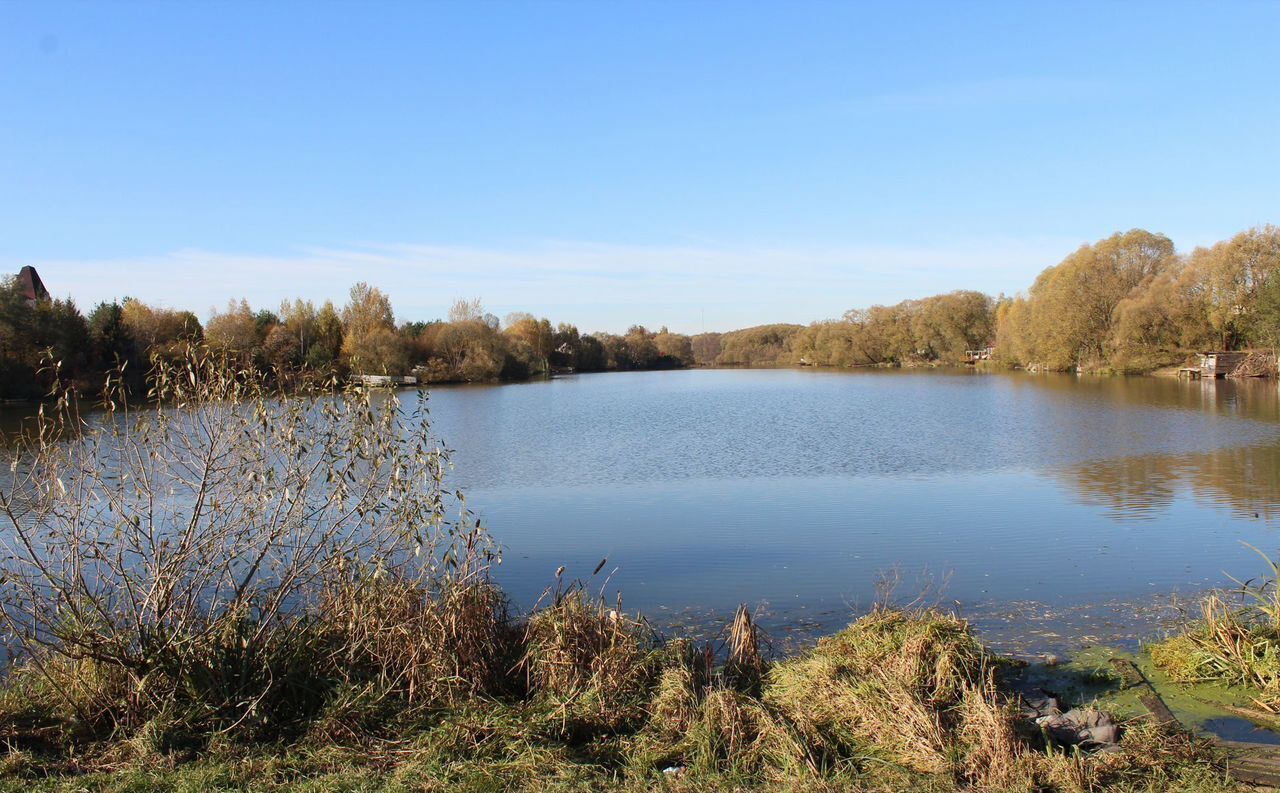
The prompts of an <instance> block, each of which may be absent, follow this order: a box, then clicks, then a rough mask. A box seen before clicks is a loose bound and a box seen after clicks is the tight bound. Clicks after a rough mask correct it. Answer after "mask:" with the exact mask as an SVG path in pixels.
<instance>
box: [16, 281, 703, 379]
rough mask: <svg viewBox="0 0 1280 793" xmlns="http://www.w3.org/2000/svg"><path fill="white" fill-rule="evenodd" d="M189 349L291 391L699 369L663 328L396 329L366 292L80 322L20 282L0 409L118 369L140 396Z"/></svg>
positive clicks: (518, 322) (383, 303) (145, 309)
mask: <svg viewBox="0 0 1280 793" xmlns="http://www.w3.org/2000/svg"><path fill="white" fill-rule="evenodd" d="M192 344H204V345H207V346H208V347H209V348H210V349H211V350H213V351H215V352H217V353H220V354H225V355H226V356H228V357H229V358H232V359H234V360H236V361H237V363H239V364H240V365H242V366H250V367H253V368H255V369H257V370H259V371H262V372H266V373H270V374H271V375H272V376H274V377H276V378H278V379H281V380H286V381H293V380H299V379H323V378H330V377H334V376H345V375H347V374H351V373H358V374H397V375H400V374H414V375H416V376H418V377H419V378H420V379H421V380H423V381H424V382H432V383H440V382H476V381H493V380H520V379H526V378H529V377H533V376H536V375H539V374H544V373H548V372H552V371H556V370H573V371H582V372H598V371H607V370H624V371H625V370H638V369H672V368H679V367H683V366H688V365H690V364H692V363H693V362H694V355H693V350H692V346H691V340H690V337H688V336H685V335H682V334H677V333H671V332H669V331H668V330H667V329H666V328H662V329H660V330H658V331H657V332H654V331H650V330H648V329H647V328H645V327H643V326H641V325H634V326H632V327H631V328H629V329H628V330H627V332H626V333H625V334H622V335H615V334H610V333H594V334H584V333H581V332H579V330H578V328H577V327H575V326H573V325H571V324H568V323H560V324H558V325H556V326H554V327H553V326H552V325H551V322H550V320H548V319H545V318H543V319H539V318H536V317H534V316H533V315H531V314H526V313H516V314H511V315H508V316H507V318H506V321H505V322H502V321H499V319H498V318H497V317H496V316H494V315H493V314H490V313H488V312H486V311H485V310H484V307H483V305H482V304H481V303H480V301H479V300H459V301H457V302H456V303H455V304H454V306H453V308H452V309H451V310H450V312H449V315H448V318H447V319H445V320H434V321H431V322H404V323H400V324H397V323H396V318H395V314H394V312H393V310H392V307H391V301H390V299H389V298H388V297H387V295H386V294H385V293H383V292H382V291H381V290H379V289H377V288H375V287H371V286H369V285H368V284H364V283H358V284H356V285H355V286H353V287H352V288H351V292H350V295H349V299H348V301H347V303H346V304H345V305H344V306H342V308H340V309H339V308H337V307H335V306H334V304H333V303H332V302H331V301H326V302H325V303H324V304H323V305H320V306H318V307H317V306H316V305H315V304H314V303H312V302H311V301H305V300H301V299H299V300H294V301H292V302H289V301H285V302H284V303H282V304H281V305H280V307H279V309H278V310H275V311H272V310H269V309H257V310H255V309H254V308H253V307H252V306H250V305H249V303H248V301H247V300H238V301H234V300H233V301H231V302H230V303H229V304H228V305H227V307H226V308H225V309H224V310H221V311H214V312H213V314H212V316H211V317H210V318H209V320H208V322H207V323H205V324H203V325H202V324H201V322H200V320H199V319H198V318H197V317H196V316H195V315H194V314H192V313H191V312H189V311H174V310H170V309H165V308H160V307H156V306H150V305H147V304H146V303H144V302H142V301H140V300H136V299H131V298H125V299H124V300H122V301H119V302H110V303H105V302H104V303H100V304H98V305H97V306H96V307H94V309H93V311H91V312H90V313H89V315H88V316H87V317H86V316H84V315H83V314H82V313H81V312H80V310H79V309H78V308H77V307H76V305H75V303H74V302H73V301H71V300H60V299H50V298H47V297H39V298H33V297H31V296H30V295H29V294H26V293H25V292H24V290H23V287H22V285H21V283H20V282H19V280H18V279H17V278H10V279H7V280H6V281H5V282H4V283H3V284H0V399H33V398H38V397H40V396H42V395H44V394H46V393H48V392H49V389H50V388H51V386H52V385H53V384H54V381H55V380H57V381H60V382H63V383H67V382H73V383H78V384H79V385H80V387H81V388H82V390H86V391H92V390H93V389H94V388H96V387H97V386H98V385H99V384H100V383H101V382H102V380H103V376H104V374H105V373H107V372H109V371H113V370H116V369H120V368H123V371H124V373H125V375H124V376H125V378H126V384H127V385H128V387H129V388H130V389H131V390H134V391H136V392H141V390H144V389H145V385H146V383H145V379H146V373H147V372H148V371H149V369H150V368H151V365H152V363H153V361H154V360H155V359H156V358H159V359H163V360H175V359H177V358H179V357H181V356H182V355H183V354H184V352H185V350H186V348H187V347H188V346H189V345H192ZM49 361H57V362H58V366H57V367H56V368H53V367H50V366H48V362H49Z"/></svg>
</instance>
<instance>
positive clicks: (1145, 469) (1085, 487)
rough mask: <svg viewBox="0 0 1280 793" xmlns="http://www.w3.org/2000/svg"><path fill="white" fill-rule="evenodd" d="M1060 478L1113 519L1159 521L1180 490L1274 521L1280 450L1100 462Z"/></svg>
mask: <svg viewBox="0 0 1280 793" xmlns="http://www.w3.org/2000/svg"><path fill="white" fill-rule="evenodd" d="M1273 387H1274V386H1273ZM1061 479H1062V481H1063V483H1064V484H1066V485H1068V486H1070V487H1071V488H1072V489H1073V490H1074V491H1075V492H1076V493H1077V494H1078V495H1079V497H1080V498H1081V500H1082V501H1084V502H1085V503H1087V504H1092V505H1095V506H1101V507H1103V508H1105V509H1106V510H1107V513H1108V514H1109V515H1110V516H1111V517H1113V518H1116V519H1119V520H1147V519H1154V518H1156V517H1159V513H1160V512H1161V511H1162V510H1164V509H1166V508H1168V507H1169V506H1170V505H1171V504H1172V503H1173V502H1174V501H1175V499H1176V498H1177V496H1178V492H1179V490H1180V489H1185V490H1186V491H1188V492H1190V493H1191V495H1192V496H1193V497H1194V498H1195V500H1196V501H1197V502H1199V503H1202V504H1210V505H1213V506H1217V507H1219V508H1224V509H1227V510H1229V511H1230V512H1231V514H1232V515H1233V516H1234V517H1240V518H1252V517H1254V516H1255V515H1257V516H1258V517H1261V518H1265V519H1267V520H1271V519H1273V518H1277V517H1280V446H1274V445H1266V446H1246V447H1238V448H1228V449H1214V450H1212V451H1207V452H1193V453H1189V454H1156V455H1144V456H1141V457H1125V458H1121V459H1119V460H1105V461H1102V462H1093V463H1086V464H1084V465H1081V466H1077V467H1074V468H1070V469H1064V470H1063V471H1062V474H1061Z"/></svg>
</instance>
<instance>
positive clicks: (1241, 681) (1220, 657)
mask: <svg viewBox="0 0 1280 793" xmlns="http://www.w3.org/2000/svg"><path fill="white" fill-rule="evenodd" d="M1249 547H1250V548H1252V549H1253V550H1254V551H1256V552H1257V553H1258V555H1259V556H1261V557H1262V558H1263V560H1264V561H1265V562H1266V566H1267V569H1266V572H1265V573H1264V574H1263V575H1262V576H1261V577H1259V578H1254V579H1249V580H1246V581H1239V580H1237V581H1236V583H1237V584H1238V585H1239V588H1238V589H1237V590H1236V591H1237V593H1238V595H1239V602H1238V603H1235V604H1232V603H1230V602H1228V601H1227V599H1226V598H1225V597H1224V596H1223V595H1222V594H1219V593H1212V594H1210V595H1209V596H1208V597H1207V598H1205V600H1204V601H1203V602H1202V603H1201V615H1200V618H1199V620H1198V621H1197V622H1196V623H1195V624H1193V625H1192V626H1190V628H1189V629H1188V630H1186V631H1185V632H1183V633H1180V634H1177V635H1174V636H1171V637H1169V638H1167V639H1165V640H1164V641H1162V642H1159V643H1157V644H1155V645H1153V646H1152V647H1151V658H1152V661H1154V662H1155V663H1156V665H1158V666H1160V667H1161V668H1163V669H1164V670H1165V671H1166V672H1168V673H1169V675H1170V677H1172V678H1173V679H1174V680H1176V681H1178V682H1182V683H1197V682H1206V681H1223V682H1227V683H1233V684H1238V685H1245V686H1250V687H1253V688H1255V689H1257V690H1258V691H1259V695H1258V697H1257V698H1256V699H1257V702H1258V703H1259V704H1260V705H1263V706H1264V707H1266V708H1267V709H1269V710H1273V711H1274V710H1280V589H1278V588H1277V580H1278V578H1280V563H1277V562H1275V561H1273V560H1272V559H1271V558H1270V557H1268V556H1267V555H1266V554H1264V553H1263V552H1261V551H1259V550H1258V549H1257V548H1253V546H1249Z"/></svg>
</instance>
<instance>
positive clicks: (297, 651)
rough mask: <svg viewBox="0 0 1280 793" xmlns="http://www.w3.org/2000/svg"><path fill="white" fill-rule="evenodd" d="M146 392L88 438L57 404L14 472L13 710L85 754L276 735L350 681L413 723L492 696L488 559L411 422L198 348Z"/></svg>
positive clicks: (8, 552) (437, 450)
mask: <svg viewBox="0 0 1280 793" xmlns="http://www.w3.org/2000/svg"><path fill="white" fill-rule="evenodd" d="M152 382H153V384H154V385H153V388H152V390H151V392H150V395H149V396H150V401H149V402H147V403H146V404H143V405H134V404H131V403H130V402H129V401H128V399H127V398H126V394H125V390H124V389H123V387H122V386H121V379H120V378H119V377H113V378H109V379H108V382H107V384H106V389H105V394H106V401H105V403H104V406H103V407H104V408H105V411H104V412H100V413H93V414H88V415H82V414H81V412H80V411H79V408H78V404H77V401H76V398H75V394H74V393H72V392H63V393H60V394H58V395H57V399H56V401H55V402H53V403H52V404H50V405H48V406H46V407H45V408H43V409H42V410H41V412H40V415H39V417H38V419H37V421H36V422H35V425H34V427H33V428H32V429H31V430H30V431H29V432H28V433H26V434H24V435H23V436H22V437H21V438H20V439H19V440H18V441H17V442H16V443H15V444H14V445H12V446H11V447H9V448H8V449H7V450H6V453H7V455H8V466H7V468H8V470H7V472H6V474H5V476H4V477H3V480H2V481H0V522H2V523H3V530H0V552H2V555H3V559H0V627H3V629H4V630H5V632H6V634H7V637H8V640H9V644H10V652H11V658H10V664H9V667H10V673H9V681H8V685H9V687H10V688H13V687H14V686H18V685H20V686H21V687H22V689H23V690H26V691H28V692H30V696H31V697H34V698H38V699H39V700H40V701H41V703H42V707H43V708H44V710H45V711H46V712H48V713H55V714H58V715H59V717H60V718H62V720H63V721H64V723H65V724H67V725H69V726H70V728H73V729H74V730H75V731H78V732H81V733H84V734H89V735H95V736H102V735H103V734H112V735H118V734H129V733H132V732H135V731H137V730H139V729H140V728H141V727H143V725H147V724H151V725H153V726H154V724H156V723H163V724H165V725H177V729H178V730H179V731H188V732H191V733H193V734H196V735H201V734H203V735H208V734H212V733H215V732H227V731H235V732H237V733H241V734H246V735H259V734H261V735H274V734H280V733H281V732H282V731H284V730H287V728H288V727H289V725H290V724H293V723H295V722H297V721H299V720H302V719H305V718H307V717H308V716H309V715H311V714H314V712H316V711H317V710H318V709H319V708H321V707H322V706H323V705H324V700H325V698H326V697H327V696H328V695H329V694H330V693H331V692H332V691H333V690H335V689H336V688H338V687H340V686H342V685H344V684H348V683H350V682H352V681H351V679H350V678H351V677H352V674H353V673H352V669H353V668H355V669H357V670H364V672H365V674H366V675H367V677H368V678H369V679H368V680H365V681H362V682H366V683H367V682H373V681H374V679H376V682H379V683H381V684H382V685H383V686H384V687H385V688H388V689H391V690H393V691H396V692H403V694H404V696H405V697H406V698H407V699H409V700H416V699H418V698H420V697H436V696H439V695H440V694H441V692H442V691H444V690H446V689H449V690H452V689H460V690H466V691H483V690H489V689H490V688H492V687H493V686H494V685H495V684H494V682H493V679H494V678H495V677H496V676H497V672H496V668H495V665H496V664H499V663H500V662H501V659H502V658H503V657H504V655H505V654H507V652H508V650H507V648H505V647H497V648H495V647H490V646H488V645H490V644H501V643H502V642H503V641H505V635H504V634H503V632H502V630H501V629H500V628H499V627H497V626H500V625H504V624H505V604H504V603H503V601H502V599H501V597H500V596H499V595H498V594H497V593H496V591H495V590H494V589H493V588H492V586H491V585H490V584H489V583H488V579H487V571H488V565H489V563H490V562H491V560H492V559H493V558H494V547H493V545H492V543H491V542H490V540H489V538H488V536H487V535H486V533H485V532H484V531H483V529H481V527H479V526H478V525H477V524H476V523H475V522H474V521H473V520H470V519H469V518H468V516H467V513H466V512H465V509H464V508H463V507H462V506H461V504H460V502H459V500H458V498H457V497H456V496H455V494H453V493H451V492H450V491H449V490H448V488H447V487H446V485H445V472H446V470H447V468H448V456H447V452H446V451H445V450H444V449H443V448H442V447H441V446H439V445H438V444H437V443H435V442H434V441H433V440H432V438H431V437H430V435H429V432H428V426H429V425H428V422H427V415H426V412H425V400H421V401H419V402H418V406H417V407H416V408H415V409H413V410H406V409H404V408H403V407H402V406H401V405H400V403H399V402H398V400H397V399H396V398H395V396H394V395H393V394H387V393H385V392H382V393H375V392H371V391H367V390H361V389H344V388H337V387H336V384H333V385H334V386H335V387H334V388H331V389H329V390H325V391H315V390H310V391H308V390H301V391H292V392H285V391H282V390H277V389H274V388H273V387H272V386H271V385H270V382H269V380H268V379H267V378H266V377H265V376H264V375H262V374H260V373H258V372H256V371H254V370H243V369H236V368H234V367H232V366H229V365H228V363H227V361H225V360H223V359H220V358H218V357H217V356H215V355H212V354H210V353H209V352H207V351H205V350H202V349H196V348H193V349H191V350H189V351H188V352H187V354H186V356H185V357H184V358H182V359H181V360H178V361H176V362H165V361H159V362H157V363H156V365H155V368H154V370H153V372H152ZM455 509H457V510H458V511H457V516H456V517H455V516H453V515H454V510H455ZM357 571H358V572H357ZM446 656H447V657H446Z"/></svg>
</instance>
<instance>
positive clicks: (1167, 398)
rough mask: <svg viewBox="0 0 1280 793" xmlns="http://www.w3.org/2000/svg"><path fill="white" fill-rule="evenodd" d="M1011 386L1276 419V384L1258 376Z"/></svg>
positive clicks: (1022, 381)
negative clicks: (1237, 378) (1254, 377)
mask: <svg viewBox="0 0 1280 793" xmlns="http://www.w3.org/2000/svg"><path fill="white" fill-rule="evenodd" d="M1009 381H1010V383H1011V384H1012V385H1013V387H1015V388H1034V389H1037V390H1038V391H1040V392H1042V393H1045V394H1048V395H1051V396H1055V397H1057V396H1061V397H1062V398H1064V399H1071V400H1073V401H1077V400H1079V398H1080V397H1082V396H1094V397H1097V398H1099V399H1101V400H1105V403H1106V404H1107V405H1109V406H1122V407H1129V406H1132V407H1146V408H1151V407H1155V408H1182V409H1187V410H1197V411H1202V412H1206V413H1209V414H1213V415H1227V416H1233V417H1235V418H1242V419H1256V420H1260V421H1276V420H1277V419H1280V388H1277V385H1276V381H1274V380H1263V379H1252V378H1250V379H1240V380H1233V379H1222V380H1184V379H1180V378H1175V377H1092V376H1084V377H1080V376H1076V375H1053V374H1049V375H1036V376H1029V377H1028V376H1017V375H1015V376H1012V377H1010V378H1009Z"/></svg>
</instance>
